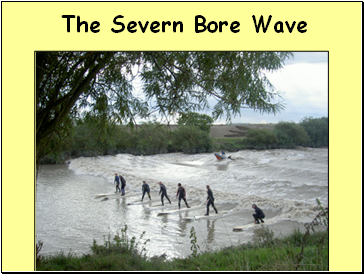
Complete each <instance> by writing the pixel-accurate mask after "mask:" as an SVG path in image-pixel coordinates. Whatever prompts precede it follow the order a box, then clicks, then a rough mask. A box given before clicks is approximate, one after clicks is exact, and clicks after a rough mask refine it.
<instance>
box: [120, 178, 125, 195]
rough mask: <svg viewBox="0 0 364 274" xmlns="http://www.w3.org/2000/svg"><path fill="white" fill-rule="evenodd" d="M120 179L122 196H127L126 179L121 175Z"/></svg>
mask: <svg viewBox="0 0 364 274" xmlns="http://www.w3.org/2000/svg"><path fill="white" fill-rule="evenodd" d="M119 178H120V182H121V196H124V195H125V186H126V181H125V179H124V177H123V176H121V174H120V175H119Z"/></svg>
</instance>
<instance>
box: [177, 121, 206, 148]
mask: <svg viewBox="0 0 364 274" xmlns="http://www.w3.org/2000/svg"><path fill="white" fill-rule="evenodd" d="M173 136H174V138H173V143H172V147H173V148H174V149H175V150H176V151H182V152H184V153H188V154H193V153H204V152H210V151H211V149H212V139H211V138H210V136H209V134H208V133H207V132H206V131H203V130H201V129H199V128H198V127H196V126H180V127H178V129H177V130H175V131H174V134H173Z"/></svg>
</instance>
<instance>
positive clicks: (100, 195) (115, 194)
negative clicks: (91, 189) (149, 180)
mask: <svg viewBox="0 0 364 274" xmlns="http://www.w3.org/2000/svg"><path fill="white" fill-rule="evenodd" d="M118 196H120V197H126V196H131V194H125V195H123V196H121V194H120V193H119V192H118V193H115V192H114V193H105V194H95V198H102V197H118Z"/></svg>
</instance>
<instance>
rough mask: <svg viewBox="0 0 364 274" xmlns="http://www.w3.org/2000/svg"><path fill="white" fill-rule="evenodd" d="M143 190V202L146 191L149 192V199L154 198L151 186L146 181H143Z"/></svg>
mask: <svg viewBox="0 0 364 274" xmlns="http://www.w3.org/2000/svg"><path fill="white" fill-rule="evenodd" d="M142 191H143V196H142V202H143V199H144V195H145V193H148V197H149V200H152V198H150V188H149V185H148V184H147V183H146V182H145V181H143V185H142Z"/></svg>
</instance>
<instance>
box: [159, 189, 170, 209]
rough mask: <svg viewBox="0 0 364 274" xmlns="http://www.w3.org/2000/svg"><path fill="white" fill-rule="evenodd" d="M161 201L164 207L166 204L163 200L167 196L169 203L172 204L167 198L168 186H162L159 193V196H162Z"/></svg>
mask: <svg viewBox="0 0 364 274" xmlns="http://www.w3.org/2000/svg"><path fill="white" fill-rule="evenodd" d="M161 193H162V195H161V201H162V205H164V202H163V198H164V196H166V198H167V200H168V201H169V203H170V204H171V200H170V199H169V198H168V196H167V189H166V186H165V185H163V184H162V185H161V190H160V191H159V194H161Z"/></svg>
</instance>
